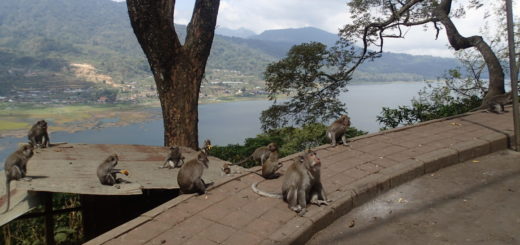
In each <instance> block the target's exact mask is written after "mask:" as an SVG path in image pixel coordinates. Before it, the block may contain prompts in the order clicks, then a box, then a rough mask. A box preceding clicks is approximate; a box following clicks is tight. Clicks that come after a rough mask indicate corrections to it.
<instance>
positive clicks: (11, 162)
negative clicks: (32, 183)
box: [4, 145, 33, 213]
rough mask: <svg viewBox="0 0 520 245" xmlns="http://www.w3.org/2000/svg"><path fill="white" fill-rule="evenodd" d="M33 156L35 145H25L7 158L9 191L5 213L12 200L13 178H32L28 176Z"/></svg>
mask: <svg viewBox="0 0 520 245" xmlns="http://www.w3.org/2000/svg"><path fill="white" fill-rule="evenodd" d="M32 156H33V146H32V145H23V146H21V147H20V148H19V149H18V150H16V151H15V152H13V153H11V155H9V156H8V157H7V159H5V165H4V170H5V191H6V192H7V208H6V209H5V211H4V213H5V212H7V211H8V210H9V203H10V202H11V192H10V191H11V181H13V180H20V179H23V180H30V178H28V177H26V174H27V162H28V161H29V159H30V158H31V157H32Z"/></svg>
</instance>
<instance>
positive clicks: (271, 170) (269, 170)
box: [262, 151, 283, 179]
mask: <svg viewBox="0 0 520 245" xmlns="http://www.w3.org/2000/svg"><path fill="white" fill-rule="evenodd" d="M282 166H283V165H282V163H280V162H278V151H273V152H271V153H270V154H269V158H267V160H265V162H264V163H263V164H262V177H264V178H266V179H276V178H278V177H280V174H279V173H277V172H276V171H278V169H280V168H281V167H282Z"/></svg>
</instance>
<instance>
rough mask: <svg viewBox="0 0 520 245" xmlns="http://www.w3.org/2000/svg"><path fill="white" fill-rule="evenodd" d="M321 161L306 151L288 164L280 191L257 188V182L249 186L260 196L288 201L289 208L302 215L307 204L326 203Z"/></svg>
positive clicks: (314, 154) (311, 152) (313, 153)
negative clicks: (321, 175) (279, 192)
mask: <svg viewBox="0 0 520 245" xmlns="http://www.w3.org/2000/svg"><path fill="white" fill-rule="evenodd" d="M320 167H321V161H320V159H319V158H318V156H317V155H316V153H315V152H313V151H310V150H308V151H306V152H305V153H304V154H303V155H301V156H299V157H297V159H295V160H294V162H293V164H292V165H291V166H289V168H288V169H287V172H286V173H285V177H284V180H283V184H282V193H281V194H278V193H269V192H264V191H261V190H259V189H258V188H257V185H258V182H256V183H253V184H252V185H251V188H252V189H253V191H254V192H255V193H257V194H259V195H261V196H266V197H272V198H280V199H283V200H284V201H285V202H287V203H288V206H289V208H290V209H291V210H293V211H295V212H296V213H298V215H299V216H303V215H304V214H305V212H307V204H308V203H312V204H316V205H318V206H320V205H322V204H323V205H328V201H327V196H326V194H325V190H324V189H323V185H322V184H321V178H320V172H321V171H320Z"/></svg>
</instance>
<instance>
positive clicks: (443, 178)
mask: <svg viewBox="0 0 520 245" xmlns="http://www.w3.org/2000/svg"><path fill="white" fill-rule="evenodd" d="M519 194H520V153H518V152H515V151H512V150H504V151H499V152H495V153H492V154H489V155H486V156H483V157H479V158H476V159H474V160H469V161H466V162H464V163H460V164H457V165H454V166H450V167H448V168H445V169H441V170H439V171H438V172H435V173H431V174H428V175H424V176H422V177H419V178H417V179H415V180H413V181H411V182H408V183H405V184H403V185H401V186H399V187H397V188H395V189H392V190H390V191H388V192H387V193H384V194H382V195H381V196H378V197H377V198H375V199H374V200H372V201H370V202H368V203H366V204H364V205H362V206H360V207H357V208H355V209H353V210H352V211H351V212H349V213H348V214H347V215H345V216H343V217H341V218H339V219H338V220H336V221H335V222H334V223H332V224H331V225H330V226H328V227H327V228H326V229H324V230H322V231H320V232H319V233H317V234H316V235H315V236H314V237H313V238H312V239H311V240H310V241H309V242H308V243H307V244H308V245H314V244H331V245H334V244H374V245H375V244H381V245H383V244H403V245H406V244H520V232H519V230H520V209H519V208H520V195H519Z"/></svg>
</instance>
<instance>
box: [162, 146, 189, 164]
mask: <svg viewBox="0 0 520 245" xmlns="http://www.w3.org/2000/svg"><path fill="white" fill-rule="evenodd" d="M183 164H184V156H182V154H181V150H180V148H179V147H178V146H171V147H170V153H169V154H168V156H167V157H166V159H165V160H164V164H163V166H162V167H160V168H166V167H167V168H169V169H172V168H180V167H181V166H182V165H183Z"/></svg>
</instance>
